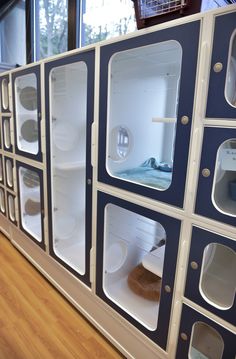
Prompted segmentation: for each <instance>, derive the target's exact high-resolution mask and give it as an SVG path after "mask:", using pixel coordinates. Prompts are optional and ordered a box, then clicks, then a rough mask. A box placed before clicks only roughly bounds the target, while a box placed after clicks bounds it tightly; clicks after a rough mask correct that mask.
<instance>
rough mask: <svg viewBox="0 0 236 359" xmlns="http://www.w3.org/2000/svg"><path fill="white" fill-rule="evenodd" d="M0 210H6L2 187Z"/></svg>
mask: <svg viewBox="0 0 236 359" xmlns="http://www.w3.org/2000/svg"><path fill="white" fill-rule="evenodd" d="M0 210H1V212H2V213H5V212H6V208H5V195H4V190H3V189H2V188H0Z"/></svg>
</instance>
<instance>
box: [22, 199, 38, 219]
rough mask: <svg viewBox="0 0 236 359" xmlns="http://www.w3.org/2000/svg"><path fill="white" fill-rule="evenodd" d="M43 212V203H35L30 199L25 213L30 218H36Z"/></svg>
mask: <svg viewBox="0 0 236 359" xmlns="http://www.w3.org/2000/svg"><path fill="white" fill-rule="evenodd" d="M40 212H41V203H40V202H35V201H33V200H32V199H28V200H27V201H26V202H25V213H26V214H28V215H29V216H35V215H36V214H38V213H40Z"/></svg>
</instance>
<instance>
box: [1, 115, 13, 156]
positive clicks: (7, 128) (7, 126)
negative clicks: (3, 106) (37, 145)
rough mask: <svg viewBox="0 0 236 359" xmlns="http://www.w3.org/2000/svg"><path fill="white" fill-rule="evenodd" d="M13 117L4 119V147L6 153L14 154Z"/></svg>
mask: <svg viewBox="0 0 236 359" xmlns="http://www.w3.org/2000/svg"><path fill="white" fill-rule="evenodd" d="M11 121H12V119H11V117H2V127H3V129H2V132H3V147H4V150H5V151H10V152H12V141H11Z"/></svg>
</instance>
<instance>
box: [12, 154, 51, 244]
mask: <svg viewBox="0 0 236 359" xmlns="http://www.w3.org/2000/svg"><path fill="white" fill-rule="evenodd" d="M16 170H17V184H18V201H19V218H20V229H21V230H22V231H23V232H24V233H26V234H27V236H28V237H29V238H31V239H32V240H33V241H34V242H35V243H37V244H38V245H39V246H40V247H41V248H43V249H44V248H45V243H44V195H43V194H44V184H43V172H42V170H40V169H38V168H36V167H32V166H31V165H28V164H26V163H22V162H19V161H17V162H16Z"/></svg>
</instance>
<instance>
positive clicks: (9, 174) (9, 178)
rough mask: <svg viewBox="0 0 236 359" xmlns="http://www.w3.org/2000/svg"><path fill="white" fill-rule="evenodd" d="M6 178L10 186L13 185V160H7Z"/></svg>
mask: <svg viewBox="0 0 236 359" xmlns="http://www.w3.org/2000/svg"><path fill="white" fill-rule="evenodd" d="M6 178H7V184H8V186H9V187H13V165H12V162H11V160H8V159H7V160H6Z"/></svg>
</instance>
